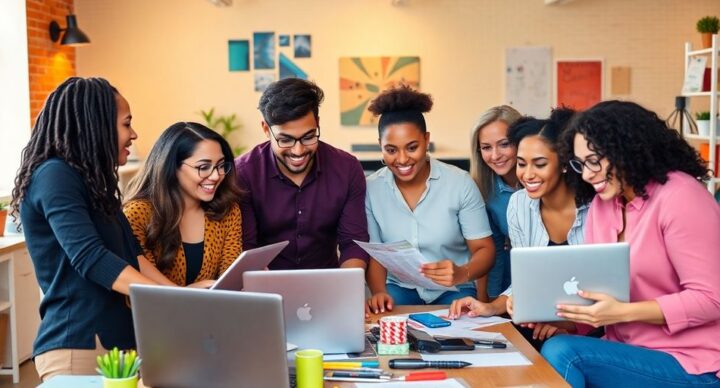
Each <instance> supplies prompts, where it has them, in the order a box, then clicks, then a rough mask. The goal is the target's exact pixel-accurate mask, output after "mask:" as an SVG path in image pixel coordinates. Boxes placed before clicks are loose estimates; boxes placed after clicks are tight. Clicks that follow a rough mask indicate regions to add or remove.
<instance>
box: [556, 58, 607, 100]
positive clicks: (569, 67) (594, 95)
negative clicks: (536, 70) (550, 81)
mask: <svg viewBox="0 0 720 388" xmlns="http://www.w3.org/2000/svg"><path fill="white" fill-rule="evenodd" d="M603 82H604V79H603V61H602V60H601V59H558V60H556V61H555V106H562V105H564V106H567V107H570V108H573V109H575V110H585V109H588V108H590V107H592V106H593V105H595V104H597V103H598V102H600V101H601V100H602V98H603Z"/></svg>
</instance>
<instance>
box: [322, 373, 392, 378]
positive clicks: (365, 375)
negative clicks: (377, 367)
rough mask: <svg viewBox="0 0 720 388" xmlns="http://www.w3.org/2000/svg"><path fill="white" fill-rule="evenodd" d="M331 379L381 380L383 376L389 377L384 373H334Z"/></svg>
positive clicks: (330, 375)
mask: <svg viewBox="0 0 720 388" xmlns="http://www.w3.org/2000/svg"><path fill="white" fill-rule="evenodd" d="M328 376H329V377H353V378H360V379H381V378H383V376H386V377H389V376H387V375H385V374H384V373H382V372H332V373H329V374H328Z"/></svg>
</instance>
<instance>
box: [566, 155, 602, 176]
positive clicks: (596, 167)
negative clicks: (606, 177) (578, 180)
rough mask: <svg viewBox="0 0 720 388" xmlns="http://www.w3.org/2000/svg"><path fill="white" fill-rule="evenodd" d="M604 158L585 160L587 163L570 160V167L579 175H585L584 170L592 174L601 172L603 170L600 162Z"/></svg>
mask: <svg viewBox="0 0 720 388" xmlns="http://www.w3.org/2000/svg"><path fill="white" fill-rule="evenodd" d="M603 158H604V157H603V156H601V157H593V158H588V159H585V161H581V160H580V159H570V162H569V164H570V167H571V168H572V169H573V171H575V172H576V173H578V174H582V173H583V168H587V169H588V170H590V171H592V172H600V171H601V170H602V165H601V164H600V161H601V160H603Z"/></svg>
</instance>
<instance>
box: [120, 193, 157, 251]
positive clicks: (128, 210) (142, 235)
mask: <svg viewBox="0 0 720 388" xmlns="http://www.w3.org/2000/svg"><path fill="white" fill-rule="evenodd" d="M151 211H152V209H151V208H150V204H149V203H147V202H145V201H139V200H138V201H130V202H128V203H127V204H125V206H124V207H123V213H125V217H127V219H128V222H130V228H132V232H133V234H134V235H135V238H136V239H137V240H138V242H139V243H140V247H142V251H143V254H144V255H145V258H147V259H148V260H149V261H150V262H151V263H152V264H153V265H156V262H155V255H153V254H152V252H150V251H149V250H148V249H147V247H146V245H145V241H146V240H147V226H148V224H149V223H150V213H151Z"/></svg>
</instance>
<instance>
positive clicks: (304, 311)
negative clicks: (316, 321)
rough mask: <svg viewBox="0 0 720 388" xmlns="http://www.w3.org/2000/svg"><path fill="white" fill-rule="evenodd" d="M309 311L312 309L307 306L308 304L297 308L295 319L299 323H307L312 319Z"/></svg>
mask: <svg viewBox="0 0 720 388" xmlns="http://www.w3.org/2000/svg"><path fill="white" fill-rule="evenodd" d="M310 309H312V307H310V306H308V303H305V305H303V306H302V307H298V309H297V317H298V319H300V320H301V321H309V320H311V319H312V315H310Z"/></svg>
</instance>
